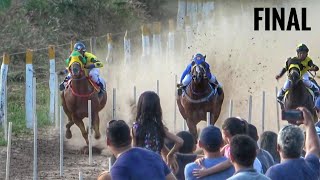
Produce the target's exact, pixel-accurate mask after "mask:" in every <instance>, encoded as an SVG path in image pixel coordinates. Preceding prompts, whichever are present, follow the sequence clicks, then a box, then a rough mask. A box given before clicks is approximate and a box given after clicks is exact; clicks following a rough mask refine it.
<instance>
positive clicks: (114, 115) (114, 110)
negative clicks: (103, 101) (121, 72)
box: [112, 88, 117, 119]
mask: <svg viewBox="0 0 320 180" xmlns="http://www.w3.org/2000/svg"><path fill="white" fill-rule="evenodd" d="M112 92H113V93H112V95H113V98H112V119H116V110H117V101H116V98H117V96H116V93H117V92H116V88H113V91H112Z"/></svg>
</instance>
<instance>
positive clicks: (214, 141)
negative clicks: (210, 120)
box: [199, 125, 223, 148]
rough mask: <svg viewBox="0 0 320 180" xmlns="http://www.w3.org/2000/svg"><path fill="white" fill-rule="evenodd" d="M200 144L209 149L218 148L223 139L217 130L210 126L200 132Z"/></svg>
mask: <svg viewBox="0 0 320 180" xmlns="http://www.w3.org/2000/svg"><path fill="white" fill-rule="evenodd" d="M199 140H200V141H201V143H202V144H203V145H205V146H209V147H211V148H215V147H220V146H221V144H222V142H223V139H222V134H221V131H220V129H219V128H217V127H215V126H213V125H210V126H208V127H206V128H204V129H203V130H202V131H201V134H200V139H199Z"/></svg>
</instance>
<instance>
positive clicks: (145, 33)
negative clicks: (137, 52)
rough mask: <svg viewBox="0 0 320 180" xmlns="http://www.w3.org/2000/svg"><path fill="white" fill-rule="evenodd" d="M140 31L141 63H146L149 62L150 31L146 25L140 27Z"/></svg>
mask: <svg viewBox="0 0 320 180" xmlns="http://www.w3.org/2000/svg"><path fill="white" fill-rule="evenodd" d="M141 31H142V56H141V61H142V62H146V61H147V60H150V59H149V57H150V29H149V27H148V26H147V25H142V26H141Z"/></svg>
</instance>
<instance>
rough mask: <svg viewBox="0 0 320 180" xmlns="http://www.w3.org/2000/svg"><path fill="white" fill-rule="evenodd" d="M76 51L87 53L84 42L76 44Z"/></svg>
mask: <svg viewBox="0 0 320 180" xmlns="http://www.w3.org/2000/svg"><path fill="white" fill-rule="evenodd" d="M73 48H74V50H75V51H79V52H82V51H83V52H85V51H86V46H85V45H84V44H83V43H82V42H77V43H76V44H74V47H73Z"/></svg>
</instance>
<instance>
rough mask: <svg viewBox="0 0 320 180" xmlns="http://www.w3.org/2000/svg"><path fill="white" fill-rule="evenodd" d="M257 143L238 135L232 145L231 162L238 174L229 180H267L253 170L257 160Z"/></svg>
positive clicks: (247, 137)
mask: <svg viewBox="0 0 320 180" xmlns="http://www.w3.org/2000/svg"><path fill="white" fill-rule="evenodd" d="M256 144H257V143H256V142H255V141H254V140H253V139H252V138H250V137H249V136H247V135H236V136H234V137H233V138H232V140H231V143H230V160H231V162H232V164H233V166H234V168H235V170H236V173H235V174H234V175H233V176H232V177H230V178H229V179H228V180H251V179H252V180H267V179H269V178H268V177H266V176H265V175H263V174H261V173H259V172H257V171H256V170H255V169H254V168H253V162H254V160H255V158H256V154H257V151H256V150H257V149H256Z"/></svg>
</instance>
